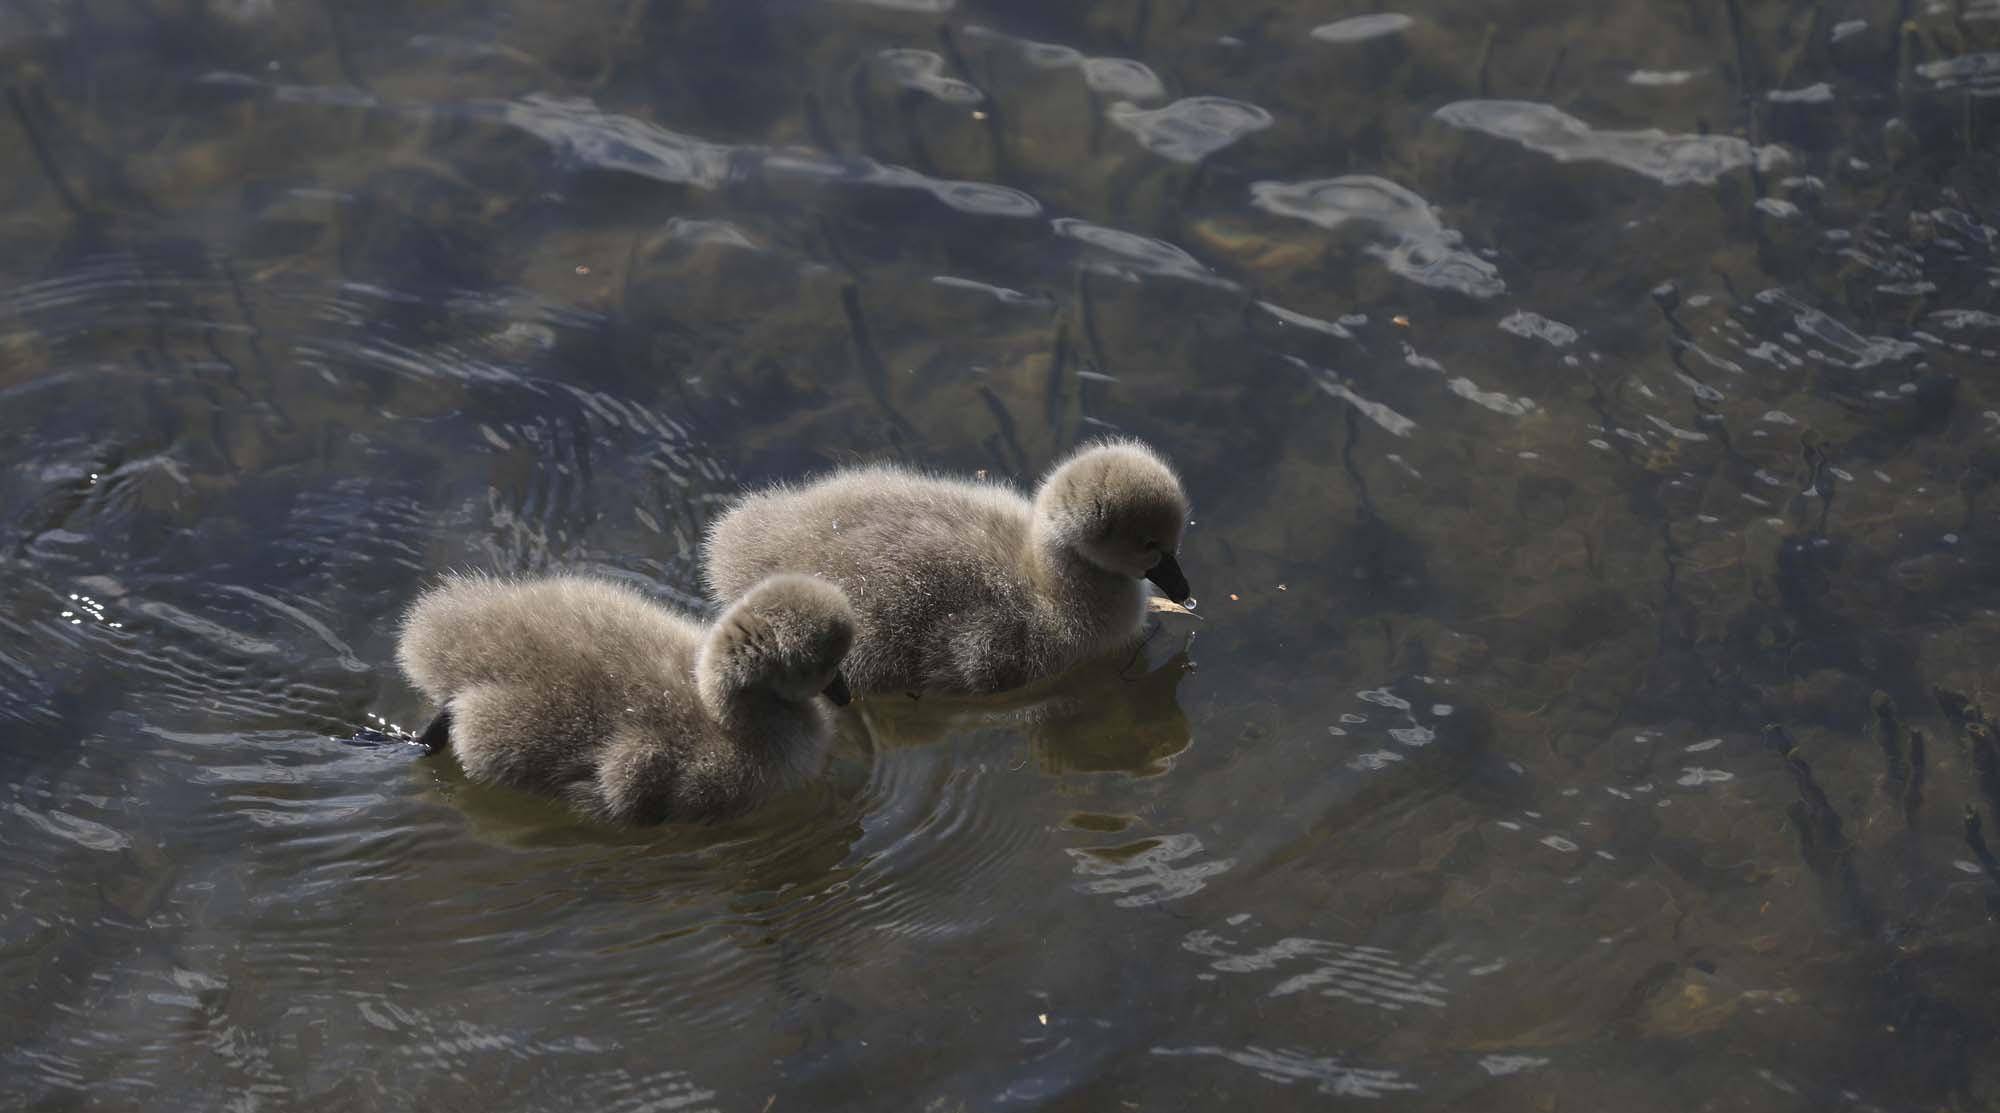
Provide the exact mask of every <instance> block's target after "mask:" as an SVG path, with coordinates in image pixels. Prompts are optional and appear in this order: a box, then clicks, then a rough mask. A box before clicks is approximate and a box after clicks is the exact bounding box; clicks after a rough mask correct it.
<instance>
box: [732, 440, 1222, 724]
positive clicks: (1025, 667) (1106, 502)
mask: <svg viewBox="0 0 2000 1113" xmlns="http://www.w3.org/2000/svg"><path fill="white" fill-rule="evenodd" d="M1187 519H1188V500H1187V495H1186V493H1185V492H1183V491H1182V489H1181V482H1180V479H1179V477H1178V476H1176V475H1175V474H1174V471H1173V469H1172V468H1171V467H1169V466H1168V465H1167V462H1166V461H1165V460H1163V459H1161V458H1160V456H1159V454H1158V453H1155V452H1154V451H1153V450H1152V449H1150V448H1148V447H1146V446H1145V445H1144V444H1141V443H1140V442H1138V441H1132V440H1113V441H1102V442H1099V443H1096V444H1091V445H1087V446H1085V447H1084V448H1082V449H1081V450H1079V451H1077V452H1076V453H1074V454H1073V455H1071V456H1070V457H1068V458H1067V459H1065V460H1063V461H1061V462H1060V463H1058V464H1057V465H1056V467H1055V468H1054V469H1053V470H1051V471H1050V472H1049V474H1048V476H1047V477H1046V478H1045V479H1043V480H1042V483H1041V486H1040V487H1039V488H1038V489H1037V490H1036V492H1035V496H1034V499H1033V501H1032V502H1031V501H1030V500H1028V499H1027V498H1024V497H1022V496H1021V494H1020V493H1018V492H1016V491H1015V490H1013V489H1012V488H1010V487H1006V486H1003V485H1001V484H998V483H987V482H979V481H971V480H964V479H953V478H947V477H944V476H936V475H927V474H924V473H922V472H916V471H910V470H907V469H904V468H898V467H862V468H849V469H845V470H841V471H837V472H834V473H833V474H832V475H829V476H826V477H825V478H822V479H819V480H817V481H815V482H813V483H810V484H807V485H806V486H803V487H786V486H778V487H774V488H771V489H769V490H766V491H760V492H757V493H754V494H751V495H748V496H746V497H745V498H743V499H742V500H741V501H740V502H738V503H737V504H736V505H735V506H733V507H731V508H730V510H729V511H728V512H727V513H726V514H724V515H723V516H722V518H721V519H719V520H718V521H717V522H716V523H715V524H714V525H713V526H712V527H711V528H710V530H709V532H708V537H707V540H706V542H705V545H704V554H703V556H704V572H705V575H706V578H707V581H708V588H709V592H710V594H712V595H713V596H714V597H715V598H716V599H717V600H718V601H722V602H726V601H728V600H731V599H735V598H738V597H739V596H741V595H742V594H743V593H744V592H746V591H748V590H750V588H751V586H752V585H753V584H755V583H756V582H757V581H758V580H760V579H762V578H763V577H765V576H768V575H770V574H772V573H774V572H806V573H810V574H812V575H815V576H819V577H821V578H823V579H825V580H828V581H830V582H832V583H834V584H837V585H839V586H840V589H841V590H842V591H844V592H846V593H847V597H848V598H849V599H850V600H851V601H852V602H853V604H854V609H855V612H856V615H857V617H858V620H859V628H858V629H857V631H856V637H855V643H854V651H853V652H852V653H851V654H850V655H849V656H848V659H847V664H846V665H845V671H846V673H847V677H848V679H849V680H850V681H852V682H853V683H854V686H855V688H856V690H858V691H863V692H913V693H915V692H952V693H986V692H999V691H1004V690H1007V689H1010V688H1018V687H1021V686H1022V685H1025V684H1028V683H1031V682H1033V681H1036V680H1040V679H1042V678H1044V677H1047V676H1051V675H1054V674H1056V673H1059V672H1062V671H1063V670H1065V669H1067V668H1069V667H1070V666H1071V665H1074V664H1076V663H1077V662H1079V661H1082V660H1084V659H1086V658H1089V657H1092V656H1095V655H1097V654H1100V653H1105V652H1109V651H1110V650H1112V649H1115V648H1118V647H1119V646H1120V645H1123V644H1129V643H1130V642H1131V641H1132V640H1133V639H1135V638H1136V637H1137V635H1138V633H1139V631H1140V628H1141V625H1142V623H1143V621H1144V617H1145V602H1146V585H1145V582H1144V581H1146V580H1151V581H1152V582H1153V583H1155V584H1157V585H1158V586H1159V587H1160V589H1161V591H1163V592H1164V593H1165V594H1166V595H1167V597H1168V598H1170V599H1172V600H1173V601H1174V602H1176V603H1179V602H1184V601H1186V600H1187V598H1188V582H1187V577H1185V576H1184V575H1182V574H1181V568H1180V564H1179V562H1178V560H1177V559H1176V556H1175V554H1176V552H1177V551H1178V550H1179V548H1180V543H1181V532H1182V530H1183V529H1184V528H1185V527H1186V526H1187Z"/></svg>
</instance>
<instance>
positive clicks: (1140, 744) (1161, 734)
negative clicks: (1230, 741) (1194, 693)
mask: <svg viewBox="0 0 2000 1113" xmlns="http://www.w3.org/2000/svg"><path fill="white" fill-rule="evenodd" d="M1166 641H1167V637H1166V636H1165V635H1164V634H1162V635H1160V636H1157V637H1155V638H1154V639H1152V641H1151V642H1149V644H1148V646H1147V647H1146V648H1151V646H1152V645H1153V644H1157V643H1164V642H1166ZM1192 671H1194V666H1193V664H1192V662H1191V660H1190V658H1189V656H1188V648H1187V644H1186V643H1185V642H1184V641H1183V642H1181V643H1180V645H1179V647H1178V648H1176V649H1174V650H1173V651H1172V655H1171V656H1170V657H1168V658H1167V659H1166V660H1165V661H1163V662H1160V663H1158V664H1154V663H1151V662H1150V661H1149V660H1148V659H1147V655H1146V653H1145V652H1144V650H1143V649H1142V651H1141V653H1139V654H1137V655H1135V654H1133V653H1131V652H1129V651H1126V652H1118V653H1112V654H1106V655H1103V656H1100V657H1097V658H1094V659H1092V660H1090V661H1087V662H1085V663H1084V664H1082V665H1079V666H1078V667H1076V668H1074V669H1072V670H1070V671H1069V672H1067V673H1064V674H1063V675H1062V676H1060V677H1056V678H1054V679H1052V680H1048V681H1045V682H1043V683H1040V684H1036V685H1033V686H1032V687H1029V688H1024V689H1021V690H1019V691H1016V692H1010V693H1007V694H1006V695H1003V696H994V697H983V698H925V699H921V700H910V699H877V700H871V701H869V702H867V703H866V704H863V705H861V707H862V714H863V715H864V716H866V719H867V722H868V726H869V729H870V731H871V733H872V735H873V739H874V741H875V743H876V744H877V745H878V746H881V747H883V748H885V749H895V748H901V747H905V746H923V745H929V744H932V743H934V742H936V741H937V740H939V739H941V738H945V737H949V736H951V735H953V734H963V733H966V732H968V731H973V730H982V729H984V730H995V729H997V730H1000V731H1004V732H1010V733H1011V732H1015V731H1018V732H1019V733H1020V734H1021V735H1022V736H1023V737H1024V738H1025V739H1026V740H1027V743H1028V749H1029V752H1030V753H1031V754H1032V755H1033V757H1034V761H1035V764H1036V767H1037V768H1039V769H1040V770H1041V771H1042V772H1044V773H1047V774H1050V775H1062V774H1067V773H1129V774H1133V775H1137V776H1144V777H1150V776H1157V775H1159V774H1162V773H1165V772H1167V771H1168V770H1169V769H1171V768H1172V767H1173V760H1174V758H1175V757H1176V756H1177V755H1179V754H1180V753H1182V752H1183V751H1185V750H1186V749H1187V748H1188V746H1189V745H1190V744H1191V743H1192V742H1193V730H1192V728H1191V726H1190V725H1189V723H1188V718H1187V715H1186V713H1185V712H1183V711H1182V710H1181V706H1180V700H1179V689H1180V684H1181V681H1182V680H1183V679H1184V678H1185V677H1186V676H1187V675H1188V674H1189V673H1190V672H1192Z"/></svg>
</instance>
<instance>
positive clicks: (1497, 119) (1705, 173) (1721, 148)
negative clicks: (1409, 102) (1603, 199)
mask: <svg viewBox="0 0 2000 1113" xmlns="http://www.w3.org/2000/svg"><path fill="white" fill-rule="evenodd" d="M1436 115H1437V118H1438V119H1439V120H1441V121H1443V122H1445V123H1447V124H1450V125H1451V126H1453V127H1458V128H1464V129H1467V130H1469V131H1478V132H1484V133H1485V134H1487V135H1491V136H1494V137H1496V138H1499V139H1508V140H1512V141H1513V142H1516V143H1519V144H1521V145H1522V146H1523V147H1526V148H1528V149H1529V150H1531V151H1538V152H1540V153H1542V154H1545V155H1548V156H1549V157H1551V158H1553V159H1555V160H1556V161H1557V162H1603V163H1609V164H1610V165H1612V166H1617V167H1619V168H1621V169H1625V170H1630V171H1632V172H1633V173H1635V174H1641V175H1644V176H1646V177H1648V178H1651V179H1653V180H1654V181H1656V182H1659V183H1660V184H1662V185H1667V186H1680V185H1714V184H1715V183H1716V182H1717V181H1719V180H1720V179H1721V178H1722V176H1723V175H1725V174H1728V173H1730V172H1731V171H1734V170H1740V169H1742V168H1744V167H1748V166H1753V165H1754V166H1755V167H1756V168H1757V169H1759V170H1770V169H1773V168H1774V167H1776V166H1778V165H1779V164H1781V163H1783V162H1784V161H1786V157H1787V156H1786V155H1785V152H1784V150H1783V149H1782V148H1779V147H1774V146H1767V147H1752V146H1751V145H1750V144H1749V143H1748V142H1746V141H1745V140H1742V139H1738V138H1736V137H1735V136H1732V135H1673V134H1669V133H1668V132H1664V131H1661V130H1660V129H1658V128H1647V129H1645V130H1642V131H1599V130H1597V129H1595V128H1592V127H1591V126H1590V125H1589V124H1586V123H1584V122H1583V121H1582V120H1579V119H1577V118H1576V117H1574V116H1571V115H1569V114H1568V113H1566V112H1563V111H1562V110H1561V109H1558V108H1556V107H1554V106H1552V105H1547V104H1540V103H1537V102H1534V101H1518V100H1466V101H1458V102H1456V103H1453V104H1447V105H1445V106H1444V107H1443V108H1440V109H1438V110H1437V113H1436Z"/></svg>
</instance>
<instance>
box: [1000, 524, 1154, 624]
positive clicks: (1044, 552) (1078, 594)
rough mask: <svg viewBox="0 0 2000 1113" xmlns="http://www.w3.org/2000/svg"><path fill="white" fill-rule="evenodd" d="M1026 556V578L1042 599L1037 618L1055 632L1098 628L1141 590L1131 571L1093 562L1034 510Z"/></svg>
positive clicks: (1067, 536)
mask: <svg viewBox="0 0 2000 1113" xmlns="http://www.w3.org/2000/svg"><path fill="white" fill-rule="evenodd" d="M1027 559H1028V562H1029V565H1030V567H1029V568H1028V569H1027V574H1028V579H1029V582H1030V583H1032V584H1034V586H1035V587H1036V588H1037V589H1039V590H1038V591H1037V593H1036V594H1037V598H1038V599H1039V600H1040V601H1041V602H1042V607H1041V608H1039V611H1040V613H1039V614H1038V615H1037V618H1038V619H1039V620H1040V621H1041V622H1043V623H1044V624H1046V625H1047V626H1049V627H1052V629H1051V631H1050V632H1051V633H1054V634H1056V635H1057V636H1058V637H1067V635H1068V634H1069V632H1070V631H1071V630H1073V629H1078V628H1081V629H1097V628H1101V627H1102V626H1103V624H1104V623H1105V621H1106V620H1107V619H1113V618H1115V617H1117V611H1118V610H1119V609H1120V608H1122V607H1126V606H1129V605H1130V603H1131V600H1132V597H1133V596H1134V595H1135V594H1136V593H1137V592H1138V590H1139V589H1138V581H1136V580H1133V579H1132V578H1131V577H1130V576H1124V575H1120V574H1119V573H1117V572H1113V571H1110V570H1109V569H1105V568H1100V567H1098V566H1097V565H1095V564H1093V563H1091V561H1090V560H1089V559H1088V558H1087V557H1085V556H1084V555H1083V551H1082V550H1081V549H1079V548H1078V547H1077V546H1076V544H1075V542H1074V539H1073V538H1072V537H1070V536H1069V535H1068V534H1067V533H1066V532H1065V531H1063V530H1061V529H1058V528H1056V527H1055V526H1054V525H1053V524H1052V523H1050V522H1049V520H1048V519H1047V517H1045V516H1043V515H1039V514H1038V515H1036V518H1035V522H1034V525H1033V526H1032V527H1031V529H1030V534H1029V544H1028V552H1027ZM1065 619H1068V621H1065Z"/></svg>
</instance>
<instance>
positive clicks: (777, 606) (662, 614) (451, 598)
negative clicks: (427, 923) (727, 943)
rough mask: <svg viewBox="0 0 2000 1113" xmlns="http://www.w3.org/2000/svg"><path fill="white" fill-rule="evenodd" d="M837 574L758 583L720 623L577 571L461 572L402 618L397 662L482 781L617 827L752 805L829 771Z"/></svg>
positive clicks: (838, 637) (844, 641)
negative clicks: (507, 576)
mask: <svg viewBox="0 0 2000 1113" xmlns="http://www.w3.org/2000/svg"><path fill="white" fill-rule="evenodd" d="M854 631H855V616H854V611H853V609H852V608H851V607H850V606H849V605H848V602H847V599H846V597H845V596H843V595H842V594H841V592H840V589H839V588H836V587H834V586H833V585H832V584H828V583H825V582H823V581H820V580H815V579H812V578H810V577H807V576H791V575H779V576H771V577H769V578H767V579H764V580H762V581H761V582H759V583H758V584H756V585H755V586H754V587H752V588H751V590H749V591H748V592H747V593H746V594H745V595H744V596H743V598H742V599H741V600H740V601H738V602H737V603H736V604H735V605H734V606H731V607H730V608H729V609H728V610H727V611H725V612H723V614H722V616H721V617H720V618H718V619H717V620H716V622H715V625H714V626H713V627H709V628H704V627H702V626H701V625H700V624H699V623H697V622H695V621H693V620H691V619H689V618H686V617H683V616H682V615H679V614H676V613H674V612H673V611H670V610H668V609H667V608H665V607H662V606H660V605H659V604H657V603H654V602H653V601H652V600H649V599H647V598H646V597H645V596H643V595H641V594H639V593H638V592H637V591H634V590H632V589H631V588H628V587H624V586H622V585H619V584H615V583H611V582H608V581H605V580H598V579H591V578H588V577H583V576H570V575H563V576H551V577H546V578H542V579H534V580H522V581H506V580H500V579H495V578H492V577H487V576H454V577H451V578H449V579H447V580H446V581H445V582H444V583H443V584H441V585H440V586H438V587H437V588H435V589H433V590H431V591H429V592H426V593H425V594H424V595H423V596H422V597H421V598H419V599H418V600H417V601H416V603H415V604H414V605H413V606H412V607H411V608H410V612H409V614H408V616H407V617H406V618H405V619H404V622H403V631H402V638H401V641H400V642H399V644H398V646H397V658H398V660H400V661H401V663H402V666H403V672H404V673H405V674H406V675H407V676H408V677H409V678H410V681H411V682H412V683H413V684H415V685H416V686H417V688H418V689H420V690H421V691H422V692H423V693H424V694H425V695H426V696H429V697H430V698H431V699H432V700H435V701H436V702H437V703H438V704H440V705H441V707H442V710H441V711H440V713H439V715H438V717H437V719H436V721H434V722H433V723H432V724H431V727H430V729H429V730H427V731H426V732H425V733H424V738H423V741H424V743H425V744H426V745H427V746H430V747H431V748H433V749H435V748H437V747H439V746H441V745H449V746H450V747H451V749H452V751H453V752H454V753H455V754H457V755H458V760H459V763H460V764H461V765H462V766H464V768H465V772H466V774H467V775H468V776H470V777H471V778H472V779H473V780H476V781H486V782H490V783H495V784H504V785H510V786H512V787H515V788H521V789H527V790H529V791H532V792H539V793H543V794H545V795H552V796H557V797H560V798H561V799H563V800H565V801H567V802H568V803H569V804H571V805H572V806H573V807H575V808H577V809H578V810H580V811H582V812H584V813H585V814H587V815H589V816H591V817H593V818H596V819H599V820H605V821H609V822H616V823H660V822H667V821H674V822H690V821H695V822H698V821H706V820H715V819H722V818H727V817H729V816H732V815H737V814H740V813H742V812H745V811H748V810H750V809H751V808H753V807H755V806H756V805H757V804H758V803H760V802H761V801H762V800H763V799H764V798H765V797H767V796H768V795H770V794H771V793H772V792H773V791H774V790H776V789H778V788H780V787H783V786H784V785H785V784H786V783H788V782H791V781H794V780H797V779H801V778H805V777H810V776H812V775H813V774H815V773H816V772H818V770H819V768H820V765H821V762H822V761H823V759H824V758H825V756H826V751H827V750H828V748H829V747H830V745H831V743H832V739H833V716H832V712H831V711H830V710H829V709H828V708H827V707H826V706H825V705H824V704H822V703H820V702H819V701H818V700H817V699H816V698H815V697H816V696H818V695H820V694H821V693H822V692H824V693H825V694H826V695H827V697H828V698H829V699H831V700H832V701H833V702H834V703H836V704H845V703H846V702H847V699H848V696H847V684H846V681H845V680H844V679H843V678H842V676H841V674H840V671H839V670H840V664H841V660H842V658H843V657H845V656H846V654H847V650H848V647H849V646H850V645H851V644H852V643H853V641H854Z"/></svg>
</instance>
